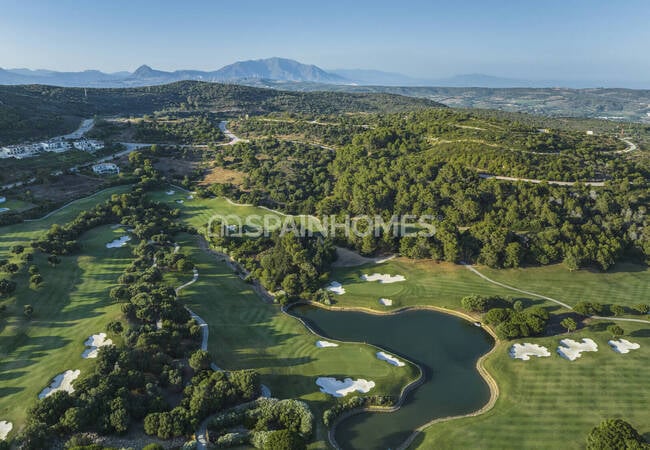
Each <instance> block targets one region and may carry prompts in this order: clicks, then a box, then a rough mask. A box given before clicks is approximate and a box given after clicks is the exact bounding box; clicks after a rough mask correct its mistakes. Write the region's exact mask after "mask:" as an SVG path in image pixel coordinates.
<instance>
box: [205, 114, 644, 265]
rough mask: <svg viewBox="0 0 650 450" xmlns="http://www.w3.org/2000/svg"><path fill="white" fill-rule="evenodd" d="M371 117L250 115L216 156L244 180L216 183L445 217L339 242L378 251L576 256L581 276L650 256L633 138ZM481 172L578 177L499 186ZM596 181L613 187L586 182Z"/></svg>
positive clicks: (496, 123)
mask: <svg viewBox="0 0 650 450" xmlns="http://www.w3.org/2000/svg"><path fill="white" fill-rule="evenodd" d="M364 120H365V123H364V124H363V125H364V126H359V125H360V123H359V118H358V117H350V118H347V117H346V118H341V117H338V118H331V119H330V120H329V121H328V120H327V118H323V117H320V118H316V119H314V118H313V117H312V116H308V117H307V118H302V119H301V118H300V117H295V116H291V117H288V116H284V117H283V116H273V117H269V118H266V119H265V118H259V117H258V118H253V119H248V120H241V121H239V122H238V123H237V125H236V128H237V129H238V130H242V131H245V133H246V135H247V136H248V137H249V138H251V141H250V142H248V143H241V144H237V145H236V146H233V147H232V148H224V149H220V150H218V151H217V152H216V154H215V156H214V159H213V162H214V163H215V164H217V165H220V166H222V167H224V168H228V169H232V170H237V171H240V172H241V173H244V174H246V177H245V180H244V182H243V183H241V184H240V185H237V186H235V185H233V184H228V183H226V184H224V185H215V186H212V187H211V188H210V191H211V192H213V193H215V194H218V195H229V196H231V197H232V196H235V197H238V198H239V199H240V200H242V201H246V202H254V203H258V204H266V205H268V206H272V207H276V208H279V209H282V210H284V211H286V212H291V213H311V214H321V215H329V214H338V215H344V214H349V215H351V216H353V217H354V216H360V215H369V216H374V215H380V216H382V217H385V218H389V217H391V216H395V215H397V216H400V215H406V214H415V215H431V216H433V217H435V218H436V220H435V221H434V222H435V223H434V224H435V226H436V233H435V235H434V236H433V237H424V236H409V237H404V238H402V239H400V238H399V237H397V238H396V237H393V236H390V235H383V236H380V237H378V238H377V237H373V236H369V237H366V238H363V239H362V238H354V237H353V238H348V239H347V240H346V239H342V240H341V241H340V242H341V243H343V244H347V245H351V246H353V247H355V248H357V249H359V250H360V251H362V252H363V253H366V254H370V253H373V252H376V251H399V252H401V253H402V254H403V255H405V256H408V257H413V258H433V259H439V260H447V261H454V262H459V261H468V262H479V263H483V264H486V265H489V266H491V267H518V266H520V265H524V264H551V263H557V262H564V263H565V264H566V266H567V267H568V268H569V269H571V270H573V269H577V268H580V267H585V266H596V267H599V268H600V269H602V270H607V269H608V268H610V267H611V266H612V265H613V264H614V263H615V262H616V261H619V260H622V259H630V258H631V259H635V260H637V261H643V260H645V259H647V257H648V255H650V244H649V242H650V239H649V237H650V229H649V228H648V223H647V220H648V219H647V217H646V208H647V205H648V204H649V203H650V190H649V189H648V184H647V179H648V175H649V174H650V170H649V168H650V165H649V164H648V160H647V158H645V157H644V155H643V154H640V155H633V156H629V157H628V156H627V155H626V154H625V153H621V151H623V150H624V149H625V148H626V144H625V143H623V142H621V141H620V140H618V139H616V138H615V137H614V136H612V135H611V134H602V135H597V134H591V133H590V134H587V133H585V132H580V131H576V130H571V129H568V130H567V129H539V128H536V127H535V126H534V125H533V124H526V123H522V122H511V121H508V120H505V119H503V118H499V117H488V116H487V115H486V114H485V113H482V114H480V115H476V116H475V115H472V114H470V113H468V112H465V111H454V110H450V109H430V110H427V111H421V112H412V113H407V114H387V115H372V116H369V115H365V116H364ZM337 134H341V135H345V137H341V138H339V139H337ZM269 135H270V136H274V137H275V138H274V139H271V138H270V137H269ZM261 136H265V137H264V138H261ZM256 137H258V139H255V138H256ZM315 142H318V143H315ZM323 143H327V144H330V145H337V148H326V147H323ZM481 172H484V173H490V174H494V175H505V176H511V177H522V178H539V179H542V180H553V181H568V182H576V183H574V184H573V185H570V186H560V185H555V184H548V183H539V184H535V183H527V182H523V181H521V182H513V181H500V180H496V179H492V180H487V179H483V178H482V176H481ZM593 180H596V181H603V182H604V183H603V186H598V187H593V186H589V185H588V184H584V183H581V182H589V181H593Z"/></svg>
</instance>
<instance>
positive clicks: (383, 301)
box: [379, 298, 393, 306]
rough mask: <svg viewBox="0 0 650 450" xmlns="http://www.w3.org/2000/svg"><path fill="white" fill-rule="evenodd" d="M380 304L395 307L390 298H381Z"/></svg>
mask: <svg viewBox="0 0 650 450" xmlns="http://www.w3.org/2000/svg"><path fill="white" fill-rule="evenodd" d="M379 304H380V305H384V306H393V301H392V300H391V299H389V298H380V299H379Z"/></svg>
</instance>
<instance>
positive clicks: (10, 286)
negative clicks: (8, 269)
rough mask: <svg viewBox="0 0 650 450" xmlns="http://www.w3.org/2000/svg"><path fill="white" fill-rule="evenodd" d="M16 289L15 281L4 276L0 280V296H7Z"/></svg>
mask: <svg viewBox="0 0 650 450" xmlns="http://www.w3.org/2000/svg"><path fill="white" fill-rule="evenodd" d="M15 290H16V283H15V282H14V281H11V280H7V279H6V278H4V279H2V280H0V297H4V296H7V295H9V294H11V293H12V292H13V291H15Z"/></svg>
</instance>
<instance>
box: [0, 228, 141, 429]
mask: <svg viewBox="0 0 650 450" xmlns="http://www.w3.org/2000/svg"><path fill="white" fill-rule="evenodd" d="M122 234H123V231H121V230H119V229H112V228H111V227H109V226H104V227H99V228H97V229H94V230H92V231H90V232H88V233H86V234H84V235H83V236H82V238H81V239H80V243H81V245H82V246H83V250H82V252H81V254H80V255H79V256H67V257H62V258H61V260H62V262H61V264H60V265H58V266H57V267H55V268H52V267H50V266H49V265H48V264H47V261H46V257H45V256H44V255H42V254H38V253H37V254H36V255H35V259H34V264H36V265H38V266H39V268H40V270H41V273H42V275H43V278H44V280H45V282H44V283H43V285H42V286H41V287H39V288H33V287H31V286H29V281H28V274H27V273H26V271H23V272H22V273H20V274H19V275H18V277H17V278H16V281H17V283H18V289H17V291H16V292H15V294H14V295H13V296H11V297H9V298H7V299H2V303H3V304H5V305H7V311H6V317H7V318H6V319H5V320H2V321H1V322H0V381H1V382H0V420H9V421H11V422H13V424H14V432H16V431H17V430H18V429H19V428H20V427H21V426H22V424H23V423H24V420H25V416H26V410H27V408H28V407H29V406H30V405H32V404H34V403H35V402H36V401H37V395H38V393H39V392H40V391H41V390H42V389H43V388H44V387H45V386H47V385H48V384H49V381H50V380H51V379H52V378H53V377H54V376H55V375H57V374H59V373H61V372H63V371H65V370H67V369H81V371H82V374H81V376H82V377H83V375H84V372H86V371H87V370H88V368H89V365H90V364H92V361H93V360H84V359H82V358H81V353H82V352H83V350H84V348H85V347H84V345H83V342H84V341H85V340H86V338H87V337H88V336H90V335H92V334H95V333H97V332H101V331H105V327H106V324H107V323H108V322H109V321H111V320H114V319H116V318H118V317H119V316H120V315H121V311H120V307H119V305H117V304H112V303H111V302H110V300H109V298H108V291H109V289H110V287H111V286H113V285H114V284H115V281H116V280H117V278H118V276H119V275H120V274H121V273H122V271H123V270H124V267H125V266H126V265H127V264H128V262H129V260H130V250H129V248H128V246H127V247H124V248H119V249H107V248H106V243H107V242H110V241H112V240H113V239H115V238H116V237H119V236H121V235H122ZM26 304H31V305H32V306H33V307H34V315H33V318H32V320H27V319H26V318H25V317H24V315H23V306H24V305H26Z"/></svg>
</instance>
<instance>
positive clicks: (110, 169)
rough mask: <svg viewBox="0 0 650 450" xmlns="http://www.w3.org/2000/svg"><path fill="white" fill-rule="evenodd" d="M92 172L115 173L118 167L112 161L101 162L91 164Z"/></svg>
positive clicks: (101, 173) (117, 171) (100, 173)
mask: <svg viewBox="0 0 650 450" xmlns="http://www.w3.org/2000/svg"><path fill="white" fill-rule="evenodd" d="M93 172H95V173H96V174H97V175H115V174H118V173H120V168H119V167H117V165H115V164H113V163H101V164H95V165H94V166H93Z"/></svg>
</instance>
